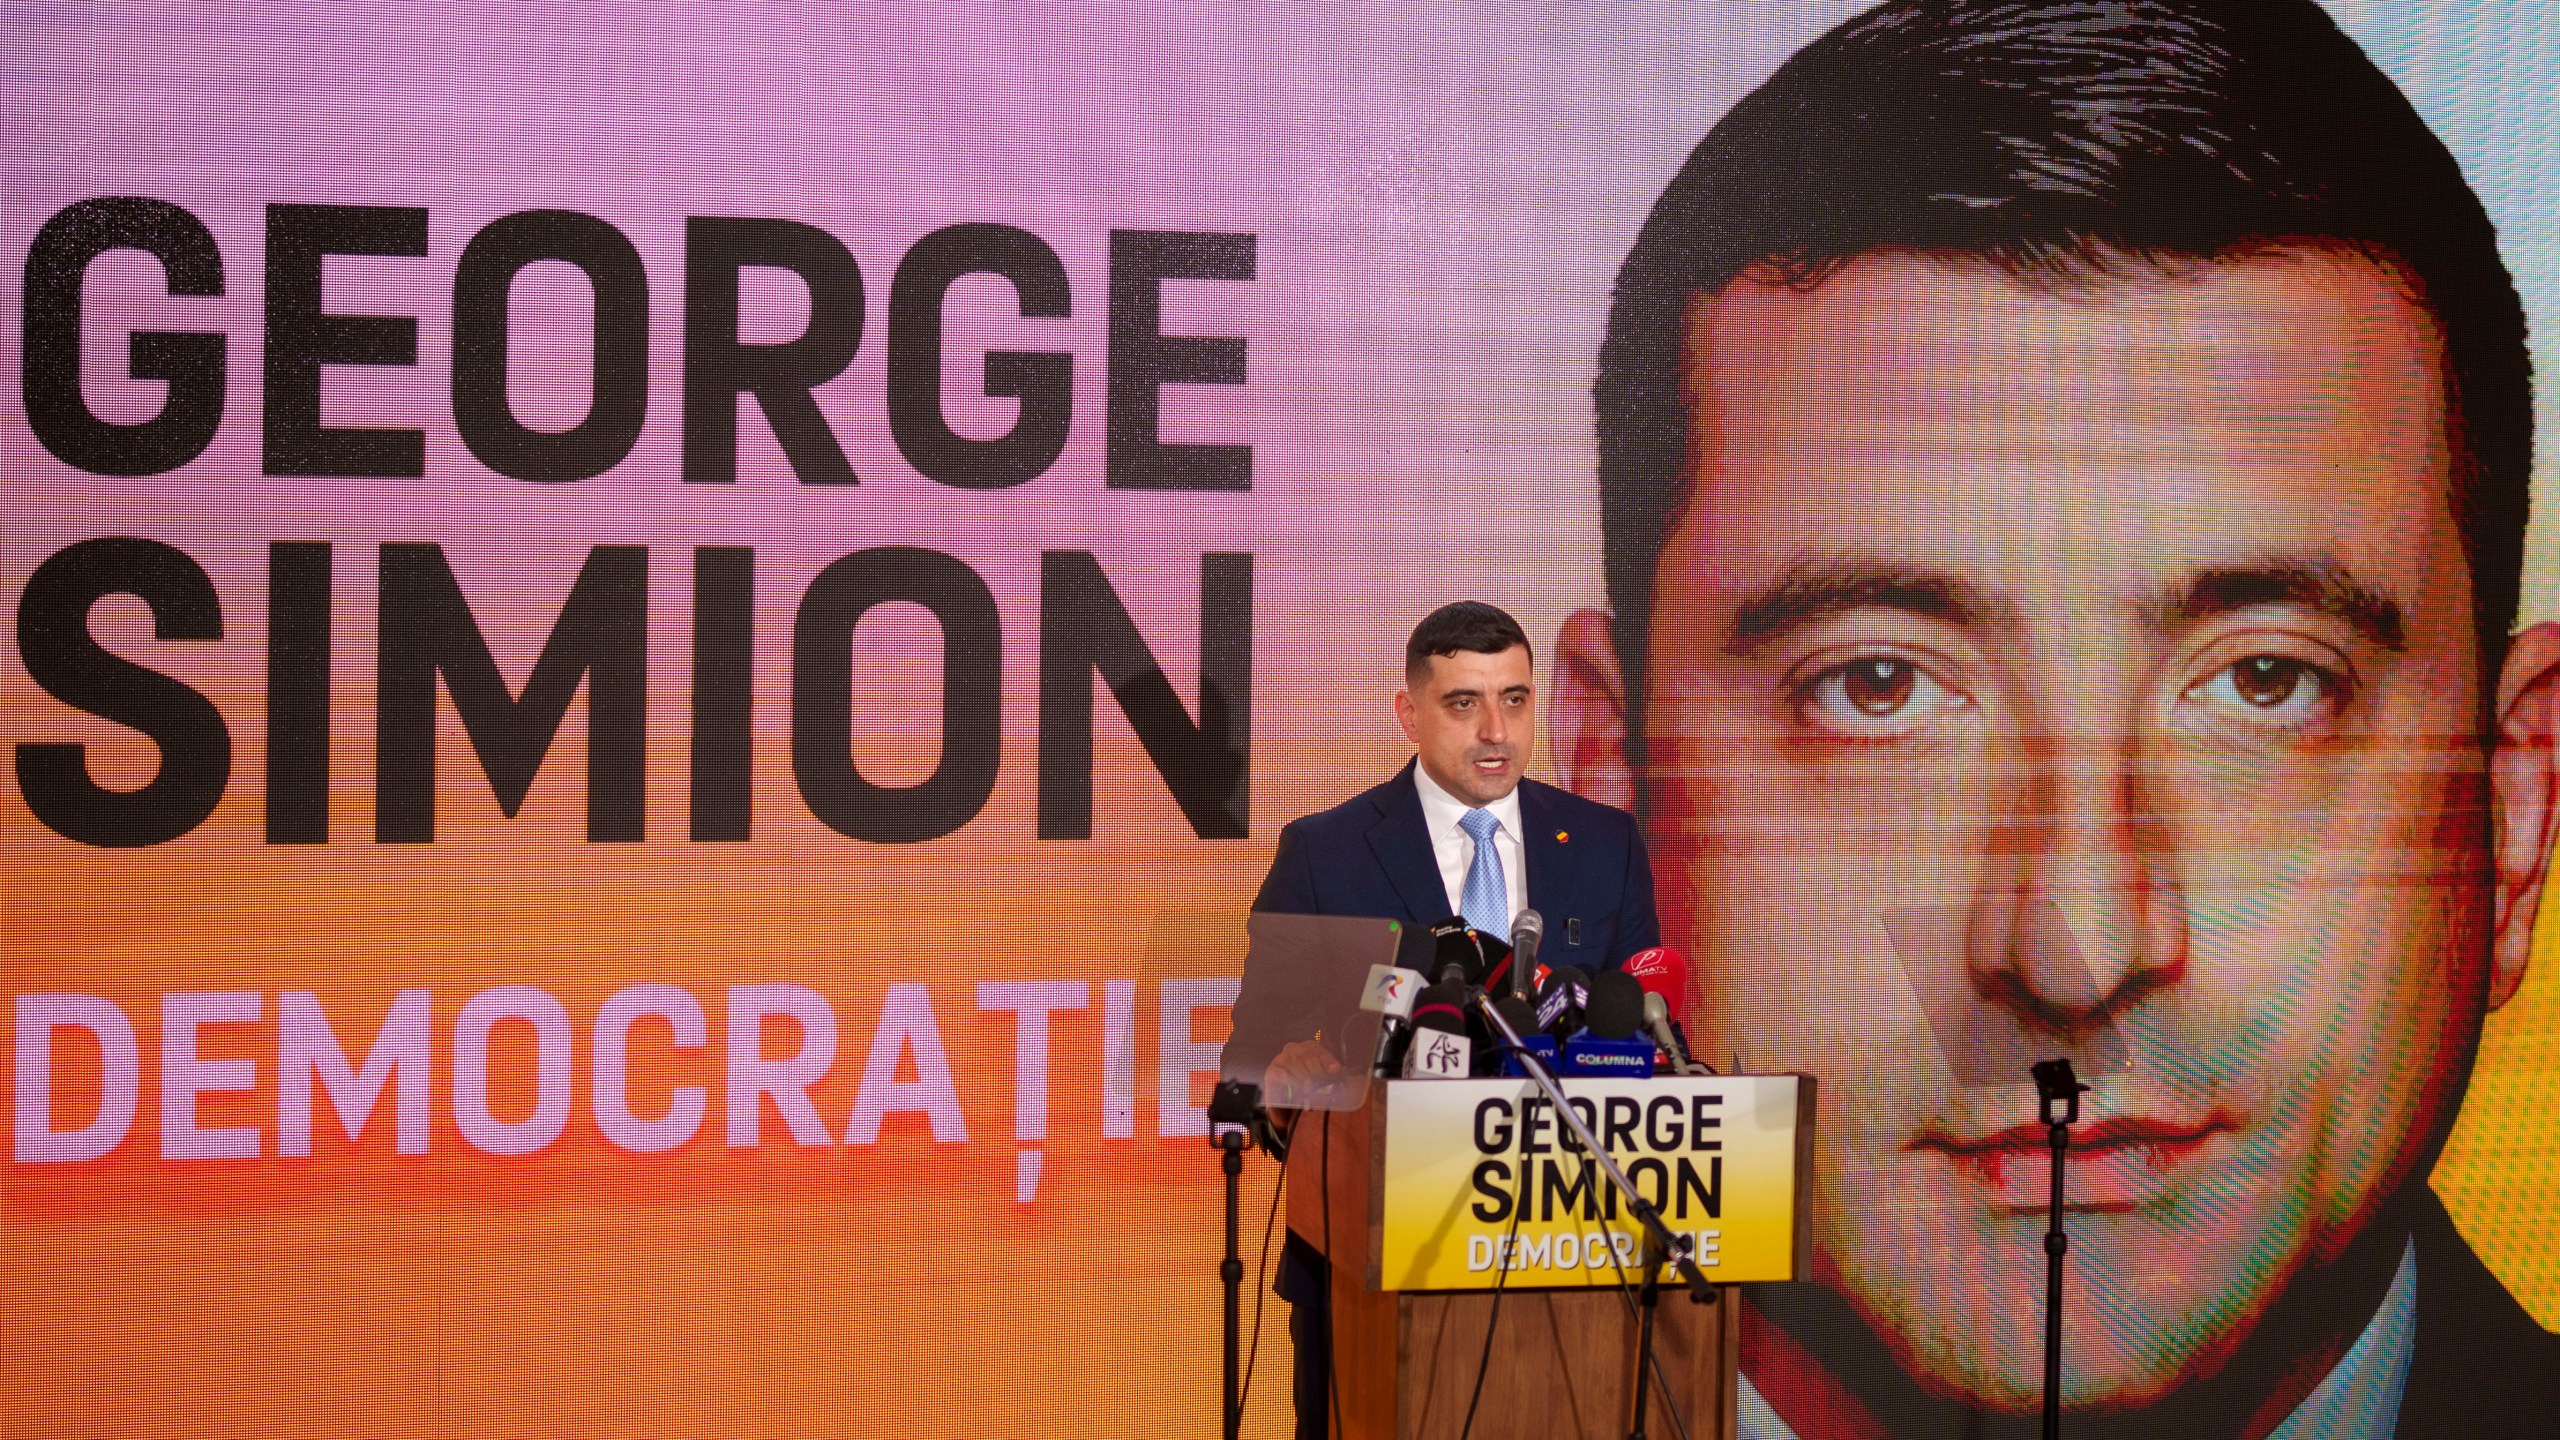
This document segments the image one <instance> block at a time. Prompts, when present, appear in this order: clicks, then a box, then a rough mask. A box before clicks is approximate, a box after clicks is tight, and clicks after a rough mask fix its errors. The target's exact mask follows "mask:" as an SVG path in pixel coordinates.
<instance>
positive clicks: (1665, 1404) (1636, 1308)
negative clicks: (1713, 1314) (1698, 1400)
mask: <svg viewBox="0 0 2560 1440" xmlns="http://www.w3.org/2000/svg"><path fill="white" fill-rule="evenodd" d="M1582 1178H1583V1179H1585V1180H1588V1181H1590V1182H1591V1189H1592V1192H1593V1193H1594V1194H1597V1193H1598V1192H1599V1190H1600V1187H1601V1185H1602V1184H1604V1183H1605V1182H1606V1177H1605V1176H1603V1175H1602V1174H1601V1173H1600V1162H1599V1160H1598V1159H1597V1158H1596V1157H1594V1156H1593V1155H1592V1154H1591V1153H1590V1152H1589V1151H1585V1152H1583V1156H1582ZM1617 1193H1618V1192H1617V1190H1616V1188H1615V1187H1614V1186H1613V1187H1611V1189H1610V1191H1609V1195H1610V1198H1611V1200H1612V1202H1613V1203H1614V1201H1615V1200H1616V1197H1617ZM1600 1233H1601V1234H1602V1235H1603V1236H1608V1237H1614V1236H1615V1235H1616V1233H1617V1232H1616V1231H1613V1230H1603V1231H1601V1232H1600ZM1639 1233H1642V1232H1641V1231H1639ZM1649 1238H1650V1237H1648V1241H1649ZM1665 1263H1668V1261H1667V1260H1666V1261H1665ZM1609 1268H1610V1269H1612V1270H1614V1271H1616V1272H1617V1274H1618V1302H1619V1303H1620V1304H1621V1305H1623V1306H1625V1307H1626V1311H1627V1313H1628V1314H1629V1315H1634V1316H1636V1317H1637V1326H1636V1329H1637V1334H1638V1335H1639V1336H1641V1335H1642V1334H1643V1329H1644V1326H1643V1316H1642V1314H1641V1313H1640V1312H1641V1310H1642V1309H1643V1307H1642V1305H1641V1304H1640V1303H1639V1302H1638V1301H1637V1299H1636V1292H1635V1285H1634V1282H1632V1281H1630V1280H1628V1279H1627V1267H1626V1262H1624V1261H1622V1260H1620V1259H1619V1258H1618V1244H1617V1241H1616V1240H1615V1239H1614V1238H1612V1239H1610V1240H1609ZM1656 1283H1657V1284H1659V1282H1656ZM1657 1303H1659V1297H1657ZM1717 1303H1718V1304H1722V1303H1723V1302H1721V1301H1719V1302H1717ZM1717 1318H1718V1319H1719V1320H1730V1319H1732V1317H1731V1316H1718V1317H1717ZM1636 1343H1637V1344H1638V1345H1639V1346H1641V1345H1642V1344H1643V1343H1644V1342H1643V1340H1642V1339H1638V1340H1637V1342H1636ZM1556 1355H1557V1358H1559V1359H1561V1358H1563V1357H1564V1342H1563V1337H1562V1336H1558V1337H1557V1342H1556ZM1645 1360H1646V1363H1647V1366H1648V1368H1650V1369H1651V1371H1652V1373H1653V1382H1654V1385H1653V1389H1654V1393H1655V1394H1657V1395H1659V1396H1661V1397H1662V1408H1663V1409H1664V1410H1666V1411H1668V1412H1669V1413H1670V1415H1671V1428H1672V1429H1674V1430H1677V1431H1679V1432H1680V1440H1689V1422H1688V1421H1687V1420H1685V1419H1683V1418H1682V1417H1681V1414H1680V1402H1679V1401H1677V1400H1674V1399H1672V1398H1671V1377H1670V1376H1668V1375H1665V1374H1663V1373H1662V1356H1661V1355H1659V1354H1653V1355H1648V1356H1646V1357H1645ZM1644 1382H1645V1377H1644V1376H1642V1375H1638V1376H1637V1377H1636V1383H1637V1384H1638V1385H1642V1384H1644Z"/></svg>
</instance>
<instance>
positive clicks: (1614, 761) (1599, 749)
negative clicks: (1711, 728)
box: [1547, 610, 1636, 810]
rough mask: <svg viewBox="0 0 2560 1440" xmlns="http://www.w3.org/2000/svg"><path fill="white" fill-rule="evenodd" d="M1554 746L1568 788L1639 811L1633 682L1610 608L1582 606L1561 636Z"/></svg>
mask: <svg viewBox="0 0 2560 1440" xmlns="http://www.w3.org/2000/svg"><path fill="white" fill-rule="evenodd" d="M1555 677H1556V684H1555V698H1554V700H1553V701H1552V702H1551V703H1550V704H1549V706H1548V711H1547V713H1548V714H1549V715H1550V716H1551V717H1552V719H1551V722H1550V723H1551V725H1552V727H1553V730H1552V733H1553V734H1554V737H1555V738H1554V740H1553V741H1552V742H1551V750H1552V752H1553V754H1554V756H1555V759H1556V764H1557V766H1558V767H1559V768H1560V769H1561V770H1563V772H1564V785H1565V788H1566V789H1568V790H1571V791H1572V792H1573V793H1575V794H1576V795H1580V796H1582V797H1583V798H1585V799H1587V800H1597V801H1599V802H1600V803H1601V804H1603V805H1614V806H1616V807H1618V808H1619V809H1621V810H1633V809H1634V808H1635V804H1636V780H1635V772H1634V771H1632V770H1630V769H1629V768H1628V766H1627V686H1626V680H1625V678H1624V677H1623V676H1622V675H1621V674H1620V672H1619V669H1618V647H1617V642H1616V640H1615V639H1614V638H1613V636H1612V632H1611V626H1610V620H1609V614H1608V612H1607V611H1605V610H1576V611H1575V612H1573V617H1572V618H1571V619H1569V620H1567V621H1565V622H1564V630H1563V631H1562V632H1561V633H1560V634H1558V635H1557V636H1556V667H1555Z"/></svg>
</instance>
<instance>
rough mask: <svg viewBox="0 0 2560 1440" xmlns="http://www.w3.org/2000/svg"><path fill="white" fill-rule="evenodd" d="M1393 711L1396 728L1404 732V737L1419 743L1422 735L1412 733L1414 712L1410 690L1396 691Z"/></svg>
mask: <svg viewBox="0 0 2560 1440" xmlns="http://www.w3.org/2000/svg"><path fill="white" fill-rule="evenodd" d="M1395 712H1396V728H1397V729H1399V730H1402V731H1403V732H1404V738H1406V739H1407V740H1410V741H1412V742H1413V743H1414V744H1416V745H1419V744H1421V743H1422V737H1421V736H1419V735H1416V734H1414V733H1413V713H1414V712H1413V692H1412V691H1411V690H1398V691H1396V700H1395Z"/></svg>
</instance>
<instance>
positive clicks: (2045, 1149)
mask: <svg viewBox="0 0 2560 1440" xmlns="http://www.w3.org/2000/svg"><path fill="white" fill-rule="evenodd" d="M2238 1128H2239V1124H2238V1122H2237V1121H2236V1120H2235V1119H2233V1118H2232V1117H2231V1116H2230V1115H2227V1114H2225V1113H2223V1112H2221V1111H2218V1110H2217V1111H2215V1112H2213V1113H2211V1114H2209V1115H2206V1116H2204V1117H2202V1118H2201V1119H2193V1120H2186V1119H2168V1118H2164V1117H2160V1116H2150V1115H2114V1116H2109V1117H2107V1118H2105V1119H2102V1120H2097V1121H2093V1122H2090V1123H2087V1124H2082V1125H2075V1126H2073V1127H2072V1129H2071V1154H2070V1159H2069V1162H2068V1164H2067V1165H2066V1167H2065V1170H2064V1175H2065V1180H2064V1188H2063V1208H2065V1209H2067V1210H2071V1211H2075V1212H2081V1213H2106V1212H2109V1211H2123V1210H2132V1209H2136V1208H2139V1207H2141V1206H2143V1205H2145V1204H2148V1203H2151V1202H2152V1201H2155V1200H2158V1199H2159V1198H2161V1197H2162V1196H2163V1195H2165V1194H2167V1193H2168V1191H2169V1190H2170V1188H2171V1187H2172V1186H2174V1185H2176V1184H2177V1183H2178V1182H2179V1180H2180V1178H2181V1177H2182V1176H2183V1175H2184V1174H2185V1173H2186V1172H2187V1171H2188V1170H2190V1169H2191V1168H2192V1167H2193V1166H2195V1165H2196V1164H2197V1163H2198V1162H2200V1161H2202V1160H2204V1159H2206V1158H2207V1157H2208V1155H2209V1153H2210V1151H2211V1150H2212V1148H2213V1142H2214V1140H2215V1139H2216V1138H2217V1137H2219V1136H2222V1135H2226V1134H2229V1133H2231V1132H2233V1131H2235V1130H2237V1129H2238ZM2047 1134H2048V1132H2047V1131H2046V1129H2045V1127H2044V1126H2043V1125H2041V1124H2036V1123H2028V1124H2021V1125H2013V1126H2011V1127H2009V1128H2008V1129H2006V1130H1998V1131H1993V1132H1991V1133H1989V1134H1986V1135H1982V1136H1978V1137H1972V1138H1964V1137H1958V1136H1954V1135H1949V1134H1946V1133H1944V1132H1931V1133H1928V1134H1924V1135H1922V1136H1921V1137H1920V1138H1919V1139H1917V1140H1914V1141H1912V1142H1911V1143H1910V1145H1909V1146H1907V1147H1906V1148H1907V1149H1911V1150H1915V1151H1920V1152H1922V1153H1925V1154H1934V1155H1940V1156H1944V1157H1945V1158H1946V1160H1947V1162H1948V1163H1949V1165H1950V1166H1951V1167H1952V1168H1953V1169H1954V1170H1955V1172H1956V1173H1957V1174H1958V1175H1959V1176H1961V1177H1963V1178H1964V1179H1966V1180H1967V1181H1969V1182H1971V1183H1973V1184H1975V1185H1979V1186H1981V1187H1982V1188H1983V1189H1985V1190H1987V1191H1989V1192H1990V1194H1989V1195H1988V1197H1987V1199H1988V1200H1989V1203H1990V1204H1991V1206H1992V1207H1993V1208H1994V1209H1998V1210H2005V1211H2037V1212H2041V1211H2042V1210H2043V1209H2044V1208H2045V1207H2046V1205H2047V1203H2048V1202H2049V1200H2050V1198H2051V1187H2052V1183H2053V1151H2052V1149H2051V1148H2050V1145H2049V1144H2048V1140H2047Z"/></svg>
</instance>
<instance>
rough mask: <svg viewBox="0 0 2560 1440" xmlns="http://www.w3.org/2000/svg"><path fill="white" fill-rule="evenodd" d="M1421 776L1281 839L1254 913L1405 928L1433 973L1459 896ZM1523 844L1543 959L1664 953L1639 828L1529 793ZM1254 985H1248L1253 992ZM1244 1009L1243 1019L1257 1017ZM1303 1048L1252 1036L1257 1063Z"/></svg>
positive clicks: (1528, 785) (1362, 796) (1536, 790)
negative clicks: (1426, 808) (1434, 952)
mask: <svg viewBox="0 0 2560 1440" xmlns="http://www.w3.org/2000/svg"><path fill="white" fill-rule="evenodd" d="M1413 769H1414V764H1413V762H1411V761H1408V762H1406V764H1405V767H1404V768H1403V769H1402V770H1399V771H1397V772H1396V775H1395V778H1394V779H1392V780H1389V781H1387V782H1386V783H1385V784H1383V785H1379V786H1376V787H1374V788H1372V789H1369V790H1364V791H1362V792H1361V793H1359V794H1357V795H1354V796H1352V797H1351V798H1350V799H1348V800H1345V801H1344V802H1342V803H1341V804H1339V805H1336V806H1334V807H1333V808H1332V809H1330V810H1325V811H1320V812H1318V813H1316V814H1313V815H1308V816H1305V817H1303V818H1300V819H1297V820H1292V821H1290V822H1289V823H1288V824H1287V825H1285V826H1283V827H1281V830H1280V846H1279V849H1278V850H1277V851H1276V852H1274V853H1273V855H1272V857H1271V873H1270V874H1269V875H1267V876H1265V877H1264V878H1263V881H1262V890H1261V893H1259V894H1257V895H1256V896H1255V897H1254V901H1253V908H1254V909H1256V910H1263V911H1271V912H1275V913H1278V914H1283V915H1366V916H1374V917H1377V918H1379V919H1386V920H1400V921H1402V922H1404V926H1405V934H1406V937H1407V939H1408V940H1409V941H1412V940H1419V941H1421V942H1423V943H1422V947H1421V949H1420V951H1419V954H1418V956H1417V953H1416V952H1415V951H1414V950H1410V949H1409V950H1408V951H1407V952H1406V954H1407V956H1408V957H1414V958H1409V959H1408V960H1407V962H1406V963H1409V964H1413V965H1415V966H1416V967H1417V968H1418V967H1419V966H1421V965H1422V964H1425V963H1427V961H1428V958H1429V954H1430V950H1429V946H1428V941H1429V935H1428V933H1427V932H1428V930H1429V927H1431V926H1433V925H1436V924H1438V923H1439V922H1441V921H1443V920H1446V919H1448V918H1449V915H1450V905H1449V888H1448V886H1447V885H1445V884H1443V883H1442V882H1441V879H1440V862H1439V860H1438V859H1436V858H1435V857H1434V856H1433V854H1432V850H1431V833H1430V830H1429V829H1428V828H1427V826H1426V823H1425V822H1424V820H1423V818H1422V792H1421V791H1420V790H1418V789H1416V788H1415V786H1414V780H1413ZM1520 828H1521V829H1522V830H1524V831H1526V832H1527V833H1526V834H1524V835H1522V836H1521V837H1520V846H1521V851H1522V853H1523V854H1524V855H1525V856H1526V857H1527V861H1528V867H1529V908H1530V909H1532V910H1535V911H1537V912H1538V914H1539V915H1540V916H1541V917H1542V918H1544V919H1545V921H1546V938H1545V939H1544V940H1543V941H1542V942H1540V944H1539V946H1538V958H1539V959H1540V960H1541V961H1543V962H1545V963H1546V964H1547V965H1548V966H1550V967H1561V966H1565V965H1580V966H1582V967H1583V968H1585V969H1587V970H1590V971H1591V972H1592V973H1594V974H1597V973H1599V972H1600V971H1601V970H1603V969H1611V968H1615V967H1616V966H1618V965H1620V964H1622V963H1623V962H1624V961H1625V960H1626V958H1627V957H1628V956H1630V955H1633V954H1635V953H1636V952H1637V951H1639V950H1643V949H1645V948H1647V947H1649V946H1654V945H1659V944H1661V943H1662V924H1661V921H1660V920H1659V919H1657V918H1656V916H1655V914H1654V908H1653V866H1652V864H1651V863H1650V862H1649V861H1648V860H1647V859H1646V858H1645V850H1644V836H1643V834H1642V833H1641V832H1640V831H1639V830H1638V829H1637V828H1636V822H1635V817H1634V816H1631V815H1629V814H1627V812H1625V811H1623V810H1617V809H1612V808H1611V807H1609V806H1607V805H1603V804H1600V803H1599V802H1598V801H1595V800H1585V799H1583V798H1582V797H1581V796H1579V795H1574V794H1570V793H1568V792H1566V791H1563V790H1559V789H1557V788H1555V787H1554V786H1552V785H1543V784H1540V783H1539V782H1537V781H1535V780H1522V781H1521V782H1520ZM1249 983H1250V981H1248V984H1249ZM1251 999H1252V997H1251V996H1250V995H1247V996H1243V997H1239V999H1238V1002H1237V1005H1236V1013H1237V1015H1238V1016H1239V1017H1244V1016H1250V1015H1252V1014H1254V1013H1256V1010H1257V1007H1256V1006H1254V1005H1253V1004H1251V1003H1249V1002H1250V1001H1251ZM1297 1038H1301V1037H1297V1036H1285V1035H1262V1034H1258V1033H1256V1034H1250V1035H1247V1034H1244V1033H1243V1032H1241V1031H1240V1032H1239V1035H1238V1038H1237V1040H1236V1041H1231V1042H1230V1043H1231V1044H1239V1045H1240V1046H1241V1050H1242V1051H1245V1052H1252V1053H1255V1054H1264V1053H1268V1052H1270V1051H1276V1050H1277V1049H1278V1048H1279V1047H1280V1046H1281V1045H1282V1044H1285V1043H1287V1042H1288V1041H1289V1040H1292V1039H1297Z"/></svg>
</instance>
